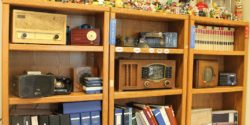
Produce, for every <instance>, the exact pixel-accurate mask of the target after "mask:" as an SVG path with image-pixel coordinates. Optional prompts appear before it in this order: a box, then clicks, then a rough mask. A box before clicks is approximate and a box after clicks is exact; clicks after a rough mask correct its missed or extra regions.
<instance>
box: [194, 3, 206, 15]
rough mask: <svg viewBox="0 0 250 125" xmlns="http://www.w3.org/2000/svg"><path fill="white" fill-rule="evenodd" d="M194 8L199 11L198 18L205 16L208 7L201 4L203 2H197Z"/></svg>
mask: <svg viewBox="0 0 250 125" xmlns="http://www.w3.org/2000/svg"><path fill="white" fill-rule="evenodd" d="M196 7H197V8H198V10H199V13H198V15H199V16H203V17H205V16H207V12H208V6H207V5H206V4H205V3H203V2H198V3H197V4H196Z"/></svg>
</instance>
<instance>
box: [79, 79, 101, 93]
mask: <svg viewBox="0 0 250 125" xmlns="http://www.w3.org/2000/svg"><path fill="white" fill-rule="evenodd" d="M81 84H82V88H83V91H84V92H85V93H87V94H96V93H102V79H101V78H99V77H85V78H84V79H83V82H82V83H81Z"/></svg>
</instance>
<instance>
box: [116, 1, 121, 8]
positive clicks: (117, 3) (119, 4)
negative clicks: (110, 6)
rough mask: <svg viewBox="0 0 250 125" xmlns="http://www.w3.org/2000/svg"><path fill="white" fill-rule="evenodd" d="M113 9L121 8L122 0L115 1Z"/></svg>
mask: <svg viewBox="0 0 250 125" xmlns="http://www.w3.org/2000/svg"><path fill="white" fill-rule="evenodd" d="M115 7H119V8H123V1H122V0H115Z"/></svg>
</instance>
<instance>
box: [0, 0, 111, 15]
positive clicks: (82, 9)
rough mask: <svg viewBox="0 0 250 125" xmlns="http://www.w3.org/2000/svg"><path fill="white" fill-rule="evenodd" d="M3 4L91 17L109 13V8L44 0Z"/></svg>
mask: <svg viewBox="0 0 250 125" xmlns="http://www.w3.org/2000/svg"><path fill="white" fill-rule="evenodd" d="M3 4H10V5H12V6H17V7H30V8H34V9H48V10H56V11H59V12H69V13H84V14H90V15H91V14H96V13H102V12H104V11H109V7H101V6H94V5H83V4H76V3H62V2H48V1H42V0H40V1H39V0H36V1H35V2H30V0H3Z"/></svg>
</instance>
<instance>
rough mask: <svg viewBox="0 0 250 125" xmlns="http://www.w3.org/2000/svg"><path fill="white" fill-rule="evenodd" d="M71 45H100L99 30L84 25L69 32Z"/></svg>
mask: <svg viewBox="0 0 250 125" xmlns="http://www.w3.org/2000/svg"><path fill="white" fill-rule="evenodd" d="M70 37H71V41H70V43H71V45H96V46H98V45H100V29H97V28H92V27H91V26H89V25H87V24H85V25H82V26H81V28H75V29H72V30H71V35H70Z"/></svg>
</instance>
